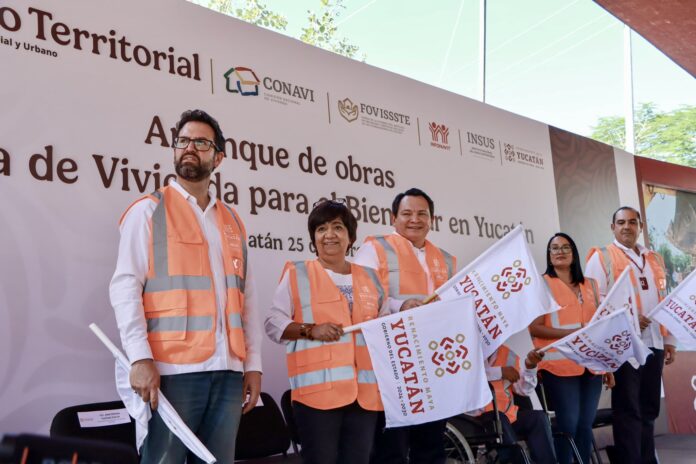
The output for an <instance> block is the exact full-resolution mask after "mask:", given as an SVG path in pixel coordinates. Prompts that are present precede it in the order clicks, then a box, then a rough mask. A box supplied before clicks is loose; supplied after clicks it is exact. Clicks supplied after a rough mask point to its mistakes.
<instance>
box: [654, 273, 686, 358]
mask: <svg viewBox="0 0 696 464" xmlns="http://www.w3.org/2000/svg"><path fill="white" fill-rule="evenodd" d="M694 276H696V271H693V272H692V273H691V274H689V276H688V277H687V278H686V279H684V280H683V281H682V282H681V283H680V284H679V285H678V286H677V288H675V289H674V290H673V291H672V293H670V294H669V295H667V298H665V299H664V300H662V302H661V303H660V304H659V305H657V306H656V307H655V309H653V310H652V311H651V312H650V314H649V315H648V317H649V318H651V319H654V320H656V321H657V322H659V323H660V324H662V325H664V326H665V327H666V328H667V330H669V331H670V333H672V335H674V336H675V337H676V338H677V340H679V343H680V345H682V346H684V347H686V348H690V349H696V278H695V277H694Z"/></svg>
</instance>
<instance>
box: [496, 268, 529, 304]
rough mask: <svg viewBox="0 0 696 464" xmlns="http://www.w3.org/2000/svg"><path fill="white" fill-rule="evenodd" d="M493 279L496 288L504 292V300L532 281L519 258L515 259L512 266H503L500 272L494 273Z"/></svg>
mask: <svg viewBox="0 0 696 464" xmlns="http://www.w3.org/2000/svg"><path fill="white" fill-rule="evenodd" d="M491 280H492V281H493V282H495V283H496V286H495V289H496V290H498V291H499V292H501V293H502V294H503V300H507V299H508V298H510V295H511V294H512V293H516V292H519V291H520V290H522V289H523V288H524V286H525V285H529V284H530V283H531V282H532V278H531V277H527V270H526V269H525V268H523V267H522V261H520V260H519V259H516V260H515V261H513V263H512V266H508V267H506V268H503V270H502V271H500V274H496V275H494V276H493V277H491Z"/></svg>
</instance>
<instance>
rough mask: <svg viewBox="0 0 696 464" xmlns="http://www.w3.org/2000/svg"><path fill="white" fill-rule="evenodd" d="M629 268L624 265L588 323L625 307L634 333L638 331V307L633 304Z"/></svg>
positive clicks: (633, 294)
mask: <svg viewBox="0 0 696 464" xmlns="http://www.w3.org/2000/svg"><path fill="white" fill-rule="evenodd" d="M630 272H631V271H630V268H629V267H626V269H624V271H623V272H622V273H621V275H620V276H619V278H618V279H616V282H614V285H613V286H612V287H611V290H610V291H609V293H607V296H606V297H605V298H604V301H602V304H601V305H599V308H597V311H595V313H594V315H593V316H592V319H590V322H589V324H592V323H593V322H594V321H596V320H599V319H602V318H604V317H606V316H608V315H609V314H611V313H613V312H614V311H618V310H621V309H626V310H627V311H628V312H629V315H630V316H631V320H632V321H633V325H634V327H635V328H636V333H640V324H639V322H638V309H637V308H636V306H635V303H636V295H635V291H634V290H633V284H631V276H630Z"/></svg>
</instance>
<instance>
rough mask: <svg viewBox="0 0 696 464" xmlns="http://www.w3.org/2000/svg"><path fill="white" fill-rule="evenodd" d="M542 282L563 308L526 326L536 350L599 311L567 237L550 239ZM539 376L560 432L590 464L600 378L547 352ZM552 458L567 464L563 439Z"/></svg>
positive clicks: (609, 376)
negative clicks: (567, 437)
mask: <svg viewBox="0 0 696 464" xmlns="http://www.w3.org/2000/svg"><path fill="white" fill-rule="evenodd" d="M544 279H546V283H547V284H548V286H549V289H550V290H551V293H552V294H553V297H554V299H555V300H556V302H557V303H558V304H559V305H560V307H561V309H560V310H558V311H556V312H553V313H550V314H546V315H544V316H539V317H538V318H536V319H535V320H534V322H532V324H531V325H530V326H529V332H530V333H531V335H532V337H533V340H534V346H535V347H536V348H537V349H538V348H542V347H544V346H546V345H550V344H551V343H553V342H555V341H556V340H558V339H561V338H563V337H565V336H567V335H570V334H571V333H573V332H575V331H576V330H578V329H579V328H581V327H583V326H584V325H585V324H587V323H588V322H589V321H590V319H592V316H593V315H594V313H595V311H596V310H597V307H598V306H599V290H598V289H597V283H596V282H595V281H594V280H593V279H590V278H588V277H584V276H583V274H582V268H581V267H580V256H579V254H578V248H577V246H576V245H575V242H574V241H573V239H572V238H570V236H568V235H567V234H564V233H562V232H559V233H557V234H555V235H554V236H553V237H551V239H550V240H549V243H548V246H547V248H546V273H545V274H544ZM539 371H540V376H541V379H542V381H543V385H544V391H545V392H546V395H547V399H548V401H549V404H550V405H551V408H552V409H553V410H554V411H555V412H556V421H557V424H558V431H561V432H566V433H568V434H570V435H571V436H572V437H573V439H574V440H575V444H576V445H577V447H578V451H579V452H580V456H581V457H582V460H583V462H590V461H589V459H590V451H591V449H592V422H593V421H594V418H595V414H596V412H597V404H598V403H599V396H600V394H601V393H602V375H601V374H598V373H595V372H590V371H589V370H587V369H585V368H584V367H582V366H580V365H578V364H576V363H575V362H573V361H571V360H570V359H567V358H565V357H564V356H563V355H562V354H560V353H559V352H558V351H556V350H555V349H551V350H549V351H548V352H547V353H546V355H545V356H544V360H543V361H542V362H541V363H539ZM604 378H605V383H607V385H608V386H610V387H611V386H613V382H614V379H613V375H612V374H611V373H609V374H605V375H604ZM556 456H557V458H558V462H559V463H561V464H566V463H570V462H571V449H570V446H569V445H568V443H567V441H566V440H557V442H556Z"/></svg>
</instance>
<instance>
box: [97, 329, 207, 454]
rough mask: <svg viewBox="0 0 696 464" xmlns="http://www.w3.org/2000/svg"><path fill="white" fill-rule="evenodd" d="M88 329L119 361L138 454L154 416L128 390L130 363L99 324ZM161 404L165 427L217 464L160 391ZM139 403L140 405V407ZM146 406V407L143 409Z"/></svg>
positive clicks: (120, 387) (123, 395) (123, 396)
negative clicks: (134, 430)
mask: <svg viewBox="0 0 696 464" xmlns="http://www.w3.org/2000/svg"><path fill="white" fill-rule="evenodd" d="M89 328H90V329H91V330H92V332H94V335H96V336H97V337H98V338H99V340H101V342H102V343H103V344H104V345H105V346H106V347H107V348H108V349H109V351H111V354H112V355H113V356H114V358H115V359H116V389H117V391H118V393H119V396H121V399H122V400H123V404H124V405H125V406H126V409H127V410H128V414H130V415H131V416H132V417H133V419H135V426H136V442H137V446H138V452H140V446H141V445H142V443H143V441H144V440H145V437H146V436H147V429H148V421H149V420H150V417H151V413H150V407H149V404H146V403H144V402H143V401H142V400H141V399H140V398H139V397H136V395H135V393H133V391H132V389H131V388H129V387H127V386H126V382H128V383H130V382H129V381H128V376H129V373H130V363H129V362H128V358H126V356H125V355H124V354H123V353H121V350H119V349H118V348H117V347H116V345H114V343H113V342H112V341H111V340H110V339H109V337H107V336H106V334H105V333H104V332H103V331H102V330H101V329H100V328H99V326H97V324H94V323H92V324H90V325H89ZM157 394H158V402H159V404H158V405H157V412H158V413H159V415H160V418H161V419H162V421H163V422H164V424H165V425H166V426H167V427H168V428H169V430H171V432H172V433H173V434H174V435H176V436H177V437H178V438H179V439H180V440H181V442H182V443H183V444H184V446H186V448H188V449H189V450H190V451H191V452H192V453H193V454H195V455H196V456H198V457H199V458H200V459H201V460H203V461H204V462H206V463H207V464H212V463H215V462H217V460H216V459H215V456H213V455H212V453H211V452H210V451H209V450H208V448H206V447H205V445H204V444H203V443H201V441H200V440H199V439H198V437H197V436H196V435H195V434H194V433H193V432H192V431H191V429H189V428H188V427H187V426H186V424H185V423H184V421H183V420H182V419H181V417H180V416H179V414H178V413H177V412H176V409H174V406H172V404H171V403H170V402H169V401H168V400H167V398H165V396H164V395H163V394H162V391H161V390H158V391H157ZM138 401H139V402H140V403H138ZM143 405H145V406H143Z"/></svg>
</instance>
